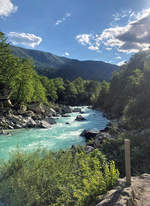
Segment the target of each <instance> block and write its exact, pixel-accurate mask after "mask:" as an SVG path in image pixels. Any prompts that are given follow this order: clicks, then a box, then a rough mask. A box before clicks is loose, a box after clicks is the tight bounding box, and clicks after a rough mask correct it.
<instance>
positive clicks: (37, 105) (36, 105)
mask: <svg viewBox="0 0 150 206" xmlns="http://www.w3.org/2000/svg"><path fill="white" fill-rule="evenodd" d="M28 109H29V110H31V111H33V112H36V113H38V114H39V113H43V114H44V112H45V109H44V106H43V105H42V104H40V103H34V104H30V105H28Z"/></svg>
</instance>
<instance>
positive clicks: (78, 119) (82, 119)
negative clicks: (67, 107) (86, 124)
mask: <svg viewBox="0 0 150 206" xmlns="http://www.w3.org/2000/svg"><path fill="white" fill-rule="evenodd" d="M75 120H76V121H85V120H86V119H85V118H84V117H83V116H82V115H78V116H77V117H76V119H75Z"/></svg>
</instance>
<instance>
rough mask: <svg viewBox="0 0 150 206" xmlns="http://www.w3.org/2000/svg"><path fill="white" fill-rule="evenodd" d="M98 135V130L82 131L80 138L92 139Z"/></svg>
mask: <svg viewBox="0 0 150 206" xmlns="http://www.w3.org/2000/svg"><path fill="white" fill-rule="evenodd" d="M99 133H100V131H99V130H86V129H85V130H83V132H82V133H81V134H80V136H83V137H86V139H88V140H89V139H92V138H95V137H96V136H97V135H98V134H99Z"/></svg>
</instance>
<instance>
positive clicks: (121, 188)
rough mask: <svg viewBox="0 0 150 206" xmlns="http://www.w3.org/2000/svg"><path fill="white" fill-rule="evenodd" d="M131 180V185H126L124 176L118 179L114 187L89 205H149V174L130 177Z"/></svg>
mask: <svg viewBox="0 0 150 206" xmlns="http://www.w3.org/2000/svg"><path fill="white" fill-rule="evenodd" d="M131 182H132V183H131V186H127V185H126V180H125V178H123V179H119V180H118V184H117V186H116V187H115V188H114V189H112V190H110V191H109V192H108V193H107V194H105V195H102V196H101V198H100V199H99V201H98V203H97V204H95V203H93V204H92V205H90V206H149V205H150V174H143V175H141V176H139V177H132V181H131Z"/></svg>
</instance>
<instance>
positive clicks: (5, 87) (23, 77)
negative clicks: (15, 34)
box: [0, 33, 105, 105]
mask: <svg viewBox="0 0 150 206" xmlns="http://www.w3.org/2000/svg"><path fill="white" fill-rule="evenodd" d="M0 68H1V70H0V93H1V96H5V99H8V97H7V96H6V94H4V93H8V94H9V95H8V96H9V98H10V100H11V102H12V103H13V105H20V104H28V103H31V102H40V103H45V104H49V102H52V103H62V104H69V105H82V104H91V103H94V102H95V101H96V99H97V97H98V95H99V91H100V90H101V84H104V83H105V82H102V83H100V82H97V81H94V80H83V79H82V78H81V77H79V78H77V79H75V80H73V81H69V80H63V79H62V78H60V77H58V78H54V79H49V78H48V77H46V76H41V75H38V74H37V73H36V71H35V70H34V63H33V62H32V61H31V60H30V59H21V58H19V57H16V56H15V55H13V54H12V52H11V50H10V49H9V44H7V41H6V38H5V36H4V34H3V33H0Z"/></svg>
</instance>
